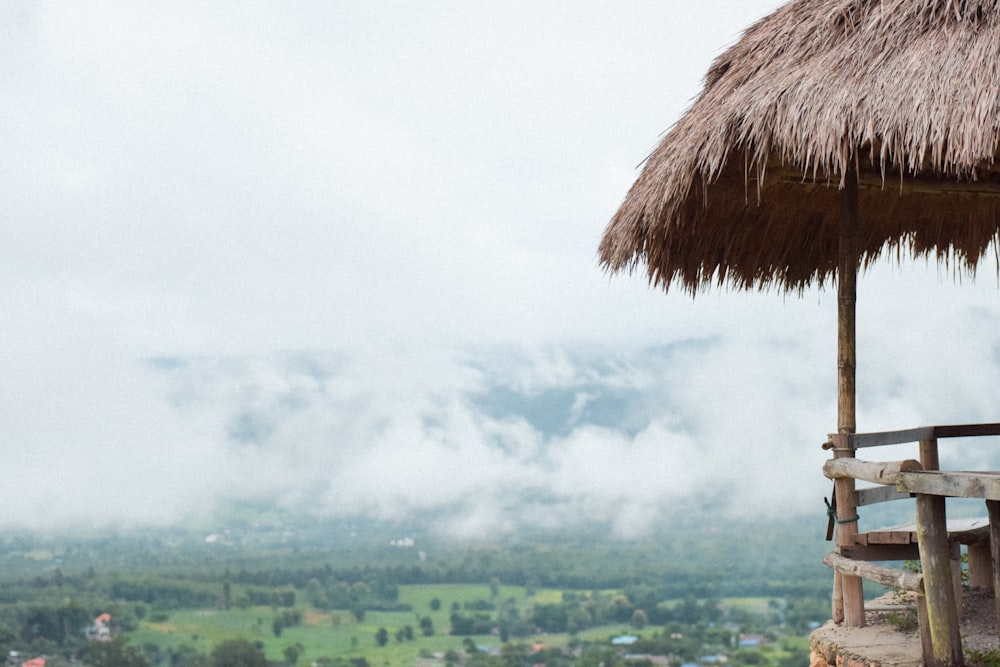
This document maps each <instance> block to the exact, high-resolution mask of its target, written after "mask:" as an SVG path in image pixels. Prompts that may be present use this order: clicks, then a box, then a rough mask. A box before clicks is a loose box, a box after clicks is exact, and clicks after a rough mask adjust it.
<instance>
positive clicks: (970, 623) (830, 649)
mask: <svg viewBox="0 0 1000 667" xmlns="http://www.w3.org/2000/svg"><path fill="white" fill-rule="evenodd" d="M899 603H900V600H899V599H898V598H897V597H896V596H895V594H891V593H890V594H886V595H885V596H883V597H881V598H878V599H877V600H872V601H870V602H868V603H867V604H866V607H878V606H881V605H896V604H899ZM995 610H996V607H995V603H994V600H993V594H992V593H990V592H984V591H980V590H968V589H966V590H965V591H964V592H963V595H962V624H961V633H962V646H963V648H964V650H965V651H966V652H968V651H969V650H970V649H971V650H976V651H990V650H993V649H996V648H998V647H1000V639H998V637H997V630H996V611H995ZM891 613H892V612H890V611H869V612H867V613H866V614H865V622H866V626H865V627H863V628H845V627H843V626H837V625H834V624H833V622H829V623H827V624H826V625H824V626H822V627H821V628H819V629H818V630H816V631H815V632H813V635H812V642H811V643H812V645H813V648H814V650H817V651H818V652H819V653H820V654H826V655H827V656H828V657H833V656H834V655H842V656H844V657H846V658H850V659H852V660H857V661H860V662H863V663H865V664H873V663H874V664H879V665H883V666H885V667H890V666H892V667H911V666H913V667H916V666H917V665H920V664H922V659H921V651H920V636H919V634H918V632H917V631H916V630H912V631H907V632H901V631H900V630H898V629H897V627H896V626H895V625H893V624H892V623H890V622H889V616H890V614H891ZM831 664H833V663H831Z"/></svg>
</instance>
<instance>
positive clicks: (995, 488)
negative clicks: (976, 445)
mask: <svg viewBox="0 0 1000 667" xmlns="http://www.w3.org/2000/svg"><path fill="white" fill-rule="evenodd" d="M896 488H897V489H898V490H900V491H906V492H908V493H924V494H929V495H935V496H947V497H954V498H982V499H984V500H1000V474H998V473H995V472H988V473H987V472H957V471H947V472H940V471H936V470H923V471H903V472H900V473H899V475H898V479H897V482H896Z"/></svg>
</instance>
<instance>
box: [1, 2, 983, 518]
mask: <svg viewBox="0 0 1000 667" xmlns="http://www.w3.org/2000/svg"><path fill="white" fill-rule="evenodd" d="M777 4H778V3H777V2H771V1H766V2H765V1H763V0H761V1H759V2H750V3H737V2H730V1H728V0H712V2H707V3H703V5H701V6H699V8H698V9H697V10H696V11H695V10H692V9H691V7H689V6H687V5H683V6H682V5H679V4H671V3H659V4H647V3H626V4H624V5H618V6H615V7H614V9H613V10H612V9H609V6H608V5H607V4H606V3H575V2H574V3H554V4H553V3H546V4H544V5H538V4H537V3H514V4H510V3H507V4H505V5H504V6H503V8H502V9H501V8H499V7H494V6H490V5H486V4H482V3H472V4H469V3H450V2H444V3H435V4H433V5H421V6H419V7H417V6H412V5H409V4H407V3H393V2H389V3H374V4H372V3H368V4H350V3H347V4H345V3H339V4H337V3H334V4H330V3H315V4H311V3H304V4H297V5H295V6H294V7H293V6H291V5H286V4H257V3H249V4H247V3H242V2H241V3H212V4H210V5H205V4H204V3H186V2H181V3H174V4H172V5H171V7H170V10H169V11H165V10H163V9H162V8H159V7H157V6H156V5H154V4H151V3H141V2H140V3H135V2H110V3H101V4H99V5H96V6H87V7H86V9H81V6H79V5H76V4H73V3H64V2H48V3H30V4H29V3H23V4H19V3H7V4H5V5H4V6H3V7H0V19H2V20H0V31H2V35H0V36H2V37H3V39H0V55H2V56H3V58H4V62H5V64H6V67H5V69H4V73H3V76H2V77H0V121H2V122H0V148H2V149H3V152H4V155H5V160H4V162H3V164H2V165H0V198H2V199H3V201H4V215H5V221H4V224H3V225H2V226H0V284H2V286H3V293H4V301H3V313H4V317H3V318H2V319H0V338H2V340H3V341H4V345H3V346H2V347H0V367H2V368H3V369H4V379H3V380H0V432H2V433H3V443H2V444H3V451H4V456H5V461H6V463H7V465H6V470H7V472H6V476H7V479H6V481H5V489H6V490H7V491H8V495H9V497H11V498H12V500H11V501H10V502H9V503H8V504H7V505H6V506H5V508H4V510H3V512H2V514H0V526H29V527H30V526H41V525H63V526H64V525H71V524H74V523H79V522H89V523H92V525H97V526H100V525H113V524H114V523H116V522H117V521H119V520H122V519H125V520H131V521H137V522H147V523H167V522H171V521H174V520H176V519H178V518H179V517H182V516H186V515H189V514H191V513H194V512H199V511H204V510H205V508H211V507H213V506H214V505H215V503H217V502H221V501H225V500H227V499H232V498H256V499H264V500H269V501H272V502H275V503H280V504H283V505H285V506H288V507H308V508H309V509H310V510H311V511H316V512H318V513H326V514H344V513H348V512H370V513H373V514H376V515H378V516H384V517H393V516H402V515H406V514H407V513H413V512H418V511H419V512H428V513H431V514H434V513H437V514H440V515H441V516H443V517H446V518H447V521H443V522H442V528H445V527H446V528H447V529H448V530H449V531H451V532H454V533H456V534H469V533H472V532H477V531H484V530H509V529H513V528H514V527H516V526H519V525H526V524H530V525H565V524H567V523H572V522H573V521H576V520H579V518H580V517H590V518H597V519H599V520H602V521H607V522H611V523H612V524H613V530H615V531H616V532H617V533H618V534H620V535H623V536H629V535H634V534H638V533H641V532H642V531H644V530H649V529H652V528H654V527H655V526H657V525H659V524H658V522H660V521H663V520H666V519H668V518H669V517H670V516H671V515H672V514H677V513H679V512H680V509H679V508H680V507H685V508H690V507H691V506H692V504H698V503H701V502H703V503H705V504H711V505H712V506H713V507H725V508H727V509H731V510H734V511H735V510H740V511H744V512H747V513H753V512H767V511H770V510H772V509H773V508H774V507H776V506H781V507H785V506H788V505H794V506H795V507H801V508H803V511H806V510H805V508H807V507H808V506H809V503H812V502H815V500H816V498H815V497H816V496H817V493H821V492H823V491H825V487H826V485H827V482H826V480H824V479H822V478H820V477H819V475H818V470H819V466H820V465H821V462H822V459H823V457H824V454H823V453H822V452H821V451H820V450H819V447H818V445H819V443H820V442H821V441H822V439H823V436H824V435H825V433H826V432H827V431H829V430H833V429H834V427H835V419H836V415H835V414H834V412H833V411H834V401H833V396H834V393H833V392H834V391H835V368H836V367H835V361H836V352H835V340H834V332H835V308H836V303H835V297H834V295H832V294H831V293H829V292H825V293H814V292H811V293H808V294H807V295H806V296H805V297H804V298H803V299H801V300H800V299H795V298H791V297H787V298H786V297H782V296H781V295H777V294H734V293H725V292H723V293H717V292H711V293H707V294H703V295H699V296H698V298H697V299H695V300H694V301H691V300H690V299H689V298H688V297H687V296H685V295H679V294H674V295H669V296H665V295H663V294H660V293H659V292H657V291H655V290H652V289H650V288H648V287H647V286H646V285H645V282H644V281H643V280H642V277H641V276H633V277H627V276H618V277H614V278H609V277H607V276H605V275H602V273H601V271H600V269H599V267H598V266H597V263H596V246H597V243H598V239H599V236H600V233H601V230H602V229H603V226H604V224H605V223H606V221H607V220H608V219H609V218H610V216H611V214H612V213H613V211H614V209H615V207H616V206H617V204H618V202H619V201H620V200H621V198H622V197H623V196H624V193H625V191H626V190H627V188H628V186H629V185H630V183H631V181H632V179H633V178H634V177H635V176H636V171H635V166H636V165H637V164H638V163H639V161H640V160H641V159H642V158H643V156H644V155H645V154H646V153H647V152H648V151H649V149H651V148H652V146H653V145H654V143H655V141H656V138H657V136H658V135H659V134H660V133H661V132H662V131H663V130H664V129H666V128H667V127H668V126H669V125H670V124H671V123H672V122H673V121H674V120H676V118H677V117H678V115H679V114H680V112H681V110H682V109H683V108H684V107H685V106H686V104H687V103H688V101H689V99H690V98H691V97H692V96H693V95H694V94H695V93H696V91H697V89H698V86H699V83H700V79H701V76H702V75H703V73H704V71H705V69H706V68H707V66H708V63H709V61H710V59H711V57H712V56H714V55H715V54H717V53H718V52H720V51H721V49H722V48H723V46H724V45H725V44H726V43H728V42H730V41H732V40H733V39H734V38H735V37H736V35H737V33H738V32H739V30H741V29H742V28H743V27H745V26H746V25H748V24H749V23H750V22H751V21H752V20H754V19H756V18H758V17H759V16H761V15H763V14H764V13H765V12H766V11H768V10H769V9H771V8H773V7H774V6H776V5H777ZM996 294H997V286H996V281H995V280H993V279H988V278H982V279H980V281H979V282H978V283H977V284H968V281H966V282H965V284H961V285H958V286H956V285H953V284H952V283H951V282H950V281H949V280H948V277H947V276H946V280H945V282H943V283H942V282H941V281H939V279H938V276H937V272H936V271H935V270H934V269H929V270H928V269H926V268H924V267H923V266H922V265H921V264H920V263H915V264H914V263H909V264H907V265H906V266H904V267H903V268H902V269H900V270H896V269H890V268H888V267H886V266H884V265H882V266H880V267H878V268H877V269H876V270H874V271H872V272H871V273H870V274H869V275H866V276H864V277H863V279H862V281H861V286H860V300H859V361H860V363H859V380H858V383H859V426H860V427H861V428H862V429H876V428H897V427H900V426H910V425H916V424H914V422H919V423H935V422H938V423H939V422H954V421H989V420H992V419H995V418H996V416H995V413H994V411H995V406H996V400H995V396H994V392H995V389H994V388H995V387H996V386H998V384H1000V382H998V380H1000V378H998V377H997V375H998V364H997V350H998V346H997V339H996V337H995V336H994V334H993V332H994V331H996V330H997V324H998V323H997V316H996V315H995V314H994V311H995V309H994V308H993V307H992V304H993V302H994V301H995V299H996ZM649 350H656V351H655V352H650V351H649ZM146 359H158V360H159V364H158V365H153V366H151V365H149V364H147V363H145V362H144V361H143V360H146ZM496 387H502V388H503V389H504V390H505V391H507V392H508V393H512V394H516V395H517V396H518V397H519V399H518V400H520V401H521V403H520V404H519V406H520V408H523V409H522V410H521V412H520V413H519V412H518V411H517V410H513V411H507V412H503V411H498V410H491V409H490V408H489V406H488V405H487V403H488V402H489V400H491V399H495V400H499V398H502V396H501V395H500V394H499V393H496V394H495V395H491V394H490V391H491V390H494V389H495V388H496ZM609 396H610V397H612V398H611V399H609V398H608V397H609ZM546 401H548V402H546ZM609 401H611V402H613V403H614V405H613V406H610V407H609V405H610V404H609ZM558 410H564V411H565V414H564V415H563V413H559V414H558V415H556V417H553V414H554V413H553V411H558ZM602 410H605V411H606V412H601V411H602ZM560 415H562V416H560ZM559 419H562V422H561V423H560V424H559V428H558V429H555V430H552V429H550V428H549V427H550V426H551V423H550V422H553V421H555V422H558V421H559ZM546 420H548V421H546ZM543 422H544V423H543ZM970 451H971V450H970ZM975 451H976V452H977V453H976V454H975V457H977V459H976V460H977V461H980V462H981V461H988V460H990V456H991V454H990V453H989V451H988V450H978V449H977V450H975ZM948 456H951V454H948ZM775 466H780V467H781V470H780V471H777V473H776V471H775ZM44 481H47V483H46V490H45V492H44V493H39V492H38V488H39V487H38V484H39V483H40V482H44ZM818 489H819V491H817V490H818ZM728 500H733V502H730V503H729V504H726V503H727V501H728Z"/></svg>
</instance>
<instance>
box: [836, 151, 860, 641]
mask: <svg viewBox="0 0 1000 667" xmlns="http://www.w3.org/2000/svg"><path fill="white" fill-rule="evenodd" d="M840 202H841V206H840V235H839V249H838V254H839V257H838V263H837V433H838V435H840V436H846V435H849V434H852V433H854V432H855V431H856V430H857V410H856V398H855V394H856V384H855V369H856V366H857V346H856V340H857V339H856V326H855V318H856V312H855V310H856V304H857V298H858V290H857V285H858V251H857V245H858V172H857V170H856V168H855V167H854V165H853V164H851V165H850V166H848V168H847V170H846V173H845V174H844V187H843V190H842V191H841V194H840ZM846 440H847V438H846V437H840V438H838V441H839V442H838V443H837V448H836V449H835V451H834V458H846V457H853V456H854V450H853V449H852V448H850V447H847V446H845V445H846ZM835 484H836V487H837V514H838V517H839V522H838V523H837V546H838V547H842V546H849V545H851V544H853V543H854V536H855V535H857V533H858V524H857V522H856V521H852V519H854V518H856V517H857V513H856V512H857V509H856V507H855V505H854V480H853V479H852V478H843V479H838V480H836V482H835ZM836 579H839V584H840V586H841V588H842V595H843V609H844V623H845V624H846V625H848V626H849V627H861V626H863V625H864V624H865V598H864V593H863V591H862V589H861V577H857V576H851V575H847V574H842V575H841V576H840V577H837V578H836ZM835 583H838V582H836V581H835ZM836 597H837V596H836V594H834V599H836Z"/></svg>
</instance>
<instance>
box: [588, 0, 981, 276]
mask: <svg viewBox="0 0 1000 667" xmlns="http://www.w3.org/2000/svg"><path fill="white" fill-rule="evenodd" d="M998 146H1000V2H998V1H997V0H793V1H792V2H790V3H788V4H786V5H784V6H783V7H781V8H780V9H778V10H777V11H775V12H774V13H773V14H771V15H770V16H768V17H766V18H764V19H762V20H760V21H758V22H757V23H756V24H754V25H753V26H751V27H750V28H749V29H748V30H747V31H746V32H745V34H744V35H743V37H742V38H741V39H740V40H739V41H738V42H737V43H736V44H734V45H733V46H732V47H731V48H729V49H728V50H726V51H725V52H724V53H723V54H722V55H721V56H719V57H718V58H717V59H716V60H715V62H714V63H713V64H712V66H711V69H710V70H709V71H708V74H707V76H706V77H705V86H704V89H703V90H702V91H701V94H700V95H699V96H698V97H697V99H696V100H695V102H694V103H693V105H692V106H691V107H690V109H689V110H688V111H687V113H685V114H684V116H683V117H682V118H681V119H680V121H679V122H678V123H677V124H676V125H675V126H674V127H673V128H672V129H671V130H670V131H669V132H668V133H667V135H666V136H665V138H664V139H663V141H662V142H661V143H660V145H659V146H658V147H657V148H656V149H655V150H654V151H653V153H652V154H651V155H650V156H649V157H648V159H647V160H646V162H645V166H644V168H643V169H642V173H641V174H640V176H639V178H638V180H637V181H636V182H635V184H634V185H633V187H632V188H631V190H630V191H629V193H628V195H627V196H626V197H625V201H624V202H623V203H622V205H621V208H620V209H619V210H618V212H617V213H616V214H615V216H614V218H613V219H612V221H611V223H610V225H609V226H608V228H607V230H606V232H605V234H604V238H603V240H602V242H601V246H600V254H601V259H602V261H603V263H604V265H605V266H606V267H608V268H609V269H611V270H614V271H617V270H622V269H625V270H632V269H634V268H635V267H637V266H638V265H640V264H641V265H644V266H645V268H646V271H647V272H648V276H649V279H650V281H651V282H652V283H654V284H656V285H659V286H662V287H663V288H670V287H672V286H674V285H677V286H679V287H682V288H684V289H686V290H689V291H691V292H695V291H697V290H699V289H701V288H703V287H705V286H708V285H712V284H721V283H730V284H732V285H734V286H736V287H738V288H766V287H769V286H774V287H777V288H780V289H784V290H792V291H798V290H801V289H803V288H805V287H808V286H809V285H811V284H822V283H824V282H826V281H827V280H828V279H830V278H831V277H832V276H833V275H834V274H835V273H836V268H837V263H838V235H839V231H838V225H839V223H838V221H839V216H840V208H841V205H840V203H839V202H838V199H839V197H840V194H841V191H842V190H843V189H844V187H845V178H846V174H847V173H848V172H849V171H850V168H851V167H854V168H856V170H857V177H858V186H859V196H858V199H859V201H858V208H859V211H860V215H861V217H862V221H861V224H860V226H859V228H858V235H857V242H856V247H857V254H856V257H857V261H858V263H859V265H861V266H864V265H866V264H868V263H869V262H871V261H872V260H874V259H875V258H876V257H878V256H879V255H880V254H881V253H883V252H885V251H897V250H898V251H900V252H905V253H911V252H912V253H913V254H916V255H925V254H928V253H929V254H931V255H934V256H936V257H938V258H940V259H941V260H944V261H952V262H954V266H955V267H956V268H975V266H976V264H977V263H978V262H979V260H980V259H981V258H982V257H983V254H984V252H985V251H986V250H987V248H988V247H989V245H990V244H991V243H996V240H997V232H998V230H1000V164H998V161H997V157H998Z"/></svg>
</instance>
